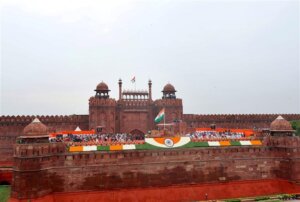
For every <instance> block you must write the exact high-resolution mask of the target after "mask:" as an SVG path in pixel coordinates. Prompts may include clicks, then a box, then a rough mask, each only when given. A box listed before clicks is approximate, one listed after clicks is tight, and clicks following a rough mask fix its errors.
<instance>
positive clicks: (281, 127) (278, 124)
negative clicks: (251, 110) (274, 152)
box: [270, 116, 293, 131]
mask: <svg viewBox="0 0 300 202" xmlns="http://www.w3.org/2000/svg"><path fill="white" fill-rule="evenodd" d="M270 130H271V131H292V130H293V128H292V125H291V124H290V122H288V121H287V120H285V119H284V118H283V117H282V116H278V117H277V118H276V119H275V120H274V121H273V122H272V123H271V126H270Z"/></svg>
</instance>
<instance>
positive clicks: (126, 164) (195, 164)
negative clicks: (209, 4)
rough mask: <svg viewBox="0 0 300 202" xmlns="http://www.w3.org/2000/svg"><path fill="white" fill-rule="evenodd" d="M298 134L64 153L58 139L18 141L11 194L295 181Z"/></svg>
mask: <svg viewBox="0 0 300 202" xmlns="http://www.w3.org/2000/svg"><path fill="white" fill-rule="evenodd" d="M299 156H300V139H299V138H298V137H288V138H285V140H284V142H282V139H281V137H266V138H265V139H264V141H263V146H244V147H234V146H232V147H210V148H189V149H182V148H181V149H161V150H132V151H130V150H128V151H110V152H106V151H102V152H99V151H98V152H75V153H70V152H67V150H66V147H65V145H64V144H63V143H55V144H32V145H18V146H17V147H16V148H15V151H14V158H15V160H14V167H13V188H12V190H13V192H12V196H13V197H14V198H19V199H22V198H36V197H42V196H45V195H47V194H51V193H53V192H55V193H58V192H76V191H91V190H114V189H122V188H126V189H128V188H137V187H139V188H143V187H156V186H171V185H186V184H200V183H214V182H217V183H218V182H231V181H243V180H262V179H285V180H291V181H296V182H300V160H299Z"/></svg>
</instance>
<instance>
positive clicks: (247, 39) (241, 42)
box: [0, 0, 300, 115]
mask: <svg viewBox="0 0 300 202" xmlns="http://www.w3.org/2000/svg"><path fill="white" fill-rule="evenodd" d="M299 74H300V71H299V1H288V0H285V1H254V0H253V1H189V0H187V1H183V0H182V1H176V0H174V1H163V0H159V1H91V0H85V1H78V0H77V1H76V0H70V1H67V0H51V1H45V0H36V1H31V0H26V1H22V0H19V1H13V0H12V1H11V0H10V1H4V2H2V8H1V82H0V83H1V95H0V96H1V99H0V101H1V103H0V104H1V108H0V114H1V115H36V114H41V115H48V114H49V115H52V114H58V115H60V114H66V115H68V114H87V113H88V99H89V97H90V96H93V95H94V91H93V90H94V89H95V87H96V85H97V84H98V83H99V82H101V81H102V80H103V81H104V82H106V83H107V84H108V86H109V88H110V89H111V93H110V95H111V97H114V98H117V96H118V85H117V82H118V79H119V78H122V79H123V87H124V88H125V89H133V88H134V86H133V85H132V84H131V83H130V79H131V78H132V77H133V76H135V77H136V87H137V89H147V87H148V86H147V81H148V79H149V78H150V79H151V80H152V82H153V98H154V99H157V98H160V97H161V95H162V94H161V90H162V88H163V86H164V85H165V84H167V83H168V82H170V83H172V84H173V85H174V86H175V88H176V90H177V91H178V92H177V97H179V98H182V99H183V105H184V113H194V114H212V113H218V114H220V113H300V83H299V78H300V75H299Z"/></svg>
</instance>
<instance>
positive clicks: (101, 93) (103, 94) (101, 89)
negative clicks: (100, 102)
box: [95, 81, 110, 99]
mask: <svg viewBox="0 0 300 202" xmlns="http://www.w3.org/2000/svg"><path fill="white" fill-rule="evenodd" d="M95 91H96V95H95V97H97V98H103V99H107V98H109V94H108V92H109V91H110V90H109V89H108V86H107V84H106V83H104V82H103V81H102V82H101V83H99V84H98V85H97V87H96V90H95Z"/></svg>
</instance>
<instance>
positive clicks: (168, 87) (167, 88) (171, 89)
mask: <svg viewBox="0 0 300 202" xmlns="http://www.w3.org/2000/svg"><path fill="white" fill-rule="evenodd" d="M162 92H176V90H175V88H174V86H173V85H172V84H170V83H168V84H167V85H165V87H164V89H163V91H162Z"/></svg>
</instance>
